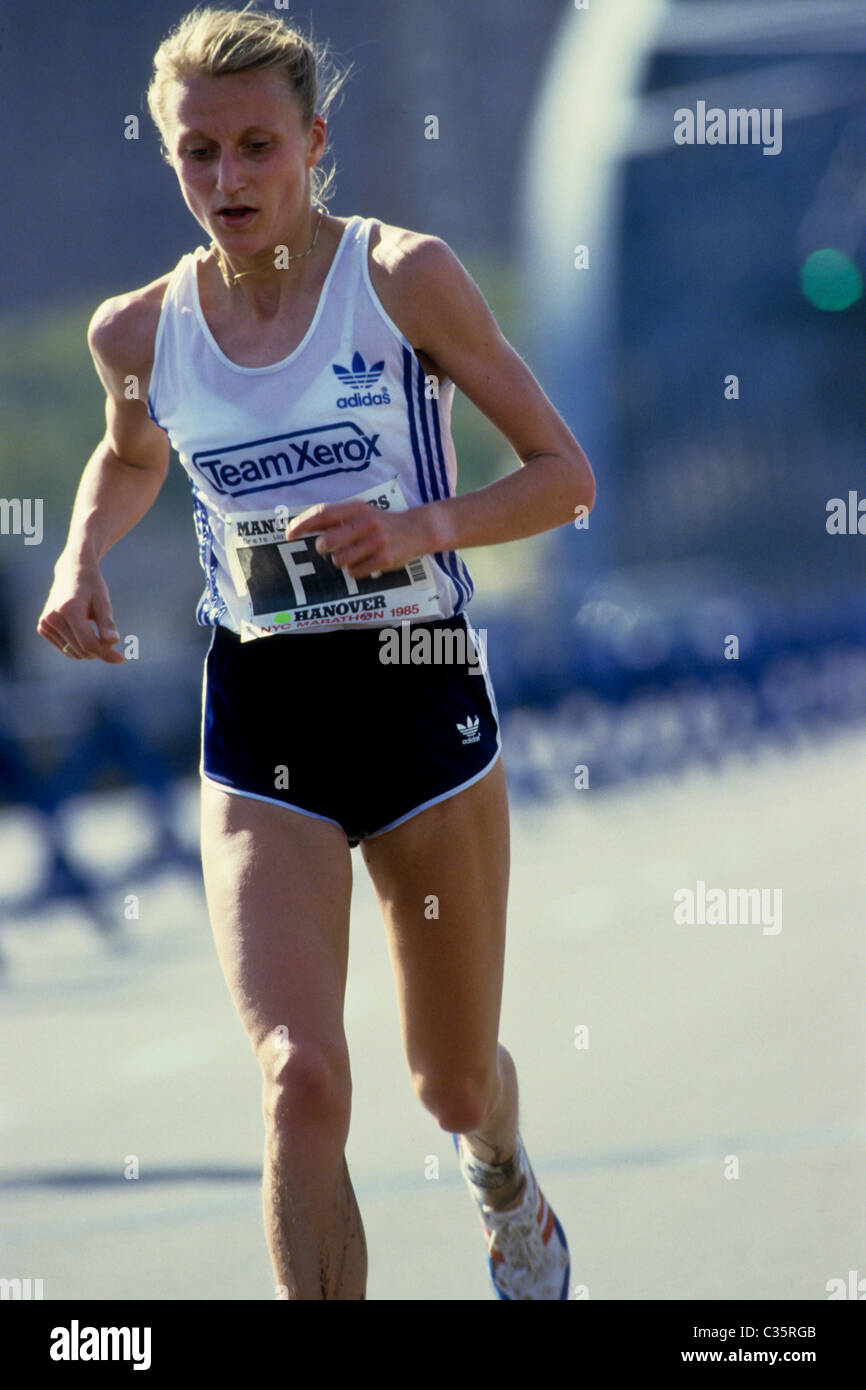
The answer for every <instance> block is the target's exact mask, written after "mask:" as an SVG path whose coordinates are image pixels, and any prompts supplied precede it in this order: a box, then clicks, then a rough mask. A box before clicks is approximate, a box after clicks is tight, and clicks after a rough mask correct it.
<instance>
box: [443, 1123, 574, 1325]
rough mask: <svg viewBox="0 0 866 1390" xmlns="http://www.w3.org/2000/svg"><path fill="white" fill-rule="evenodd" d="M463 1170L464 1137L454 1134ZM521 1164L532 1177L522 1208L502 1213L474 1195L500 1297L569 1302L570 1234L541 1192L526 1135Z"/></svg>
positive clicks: (524, 1194)
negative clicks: (462, 1141)
mask: <svg viewBox="0 0 866 1390" xmlns="http://www.w3.org/2000/svg"><path fill="white" fill-rule="evenodd" d="M451 1137H452V1139H453V1140H454V1148H455V1149H456V1150H457V1157H458V1159H459V1160H460V1170H461V1172H462V1173H463V1176H464V1177H465V1178H466V1181H467V1183H469V1178H468V1176H467V1174H466V1172H465V1170H464V1167H463V1156H462V1153H461V1149H460V1139H461V1136H460V1135H459V1134H452V1136H451ZM517 1143H518V1148H519V1151H520V1155H521V1166H522V1168H523V1171H524V1172H525V1173H527V1174H528V1176H527V1179H526V1185H525V1187H524V1189H523V1196H522V1198H521V1200H520V1202H519V1203H518V1205H517V1206H516V1207H511V1208H510V1209H509V1210H507V1211H497V1210H496V1208H495V1207H491V1206H488V1205H487V1203H486V1202H482V1201H480V1200H479V1199H478V1197H477V1196H476V1194H475V1190H474V1188H473V1187H472V1184H471V1183H469V1187H470V1191H471V1192H472V1197H473V1200H474V1202H475V1205H476V1206H477V1207H478V1210H479V1213H480V1215H481V1224H482V1225H483V1227H484V1236H485V1240H486V1243H487V1264H488V1268H489V1270H490V1279H491V1281H492V1283H493V1288H494V1291H495V1293H496V1297H497V1298H500V1299H505V1300H506V1301H507V1302H516V1301H518V1300H521V1301H525V1300H530V1301H533V1302H542V1301H543V1302H553V1301H559V1300H561V1299H567V1298H568V1281H569V1277H570V1274H571V1264H570V1260H569V1255H568V1242H567V1241H566V1239H565V1232H564V1231H563V1229H562V1227H561V1226H560V1224H559V1221H558V1220H557V1218H556V1216H555V1214H554V1212H553V1209H552V1208H551V1207H550V1206H549V1204H548V1202H547V1201H546V1199H545V1197H544V1194H543V1193H542V1192H541V1190H540V1188H539V1186H538V1184H537V1182H536V1181H535V1174H534V1173H533V1171H532V1167H531V1165H530V1163H529V1160H528V1159H527V1157H526V1150H525V1149H524V1148H523V1143H522V1140H521V1138H520V1135H519V1134H518V1136H517Z"/></svg>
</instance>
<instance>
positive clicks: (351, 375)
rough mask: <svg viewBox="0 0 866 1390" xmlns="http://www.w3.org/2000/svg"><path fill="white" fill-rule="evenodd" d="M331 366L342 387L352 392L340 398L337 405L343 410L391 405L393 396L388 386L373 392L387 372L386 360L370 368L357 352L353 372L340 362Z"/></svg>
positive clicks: (353, 358) (373, 364) (354, 355)
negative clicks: (364, 406)
mask: <svg viewBox="0 0 866 1390" xmlns="http://www.w3.org/2000/svg"><path fill="white" fill-rule="evenodd" d="M331 366H332V368H333V371H334V375H335V376H336V377H338V378H339V381H340V384H341V386H343V387H344V388H345V389H347V390H348V391H350V392H351V394H350V395H348V396H340V397H339V399H338V400H337V405H338V406H339V407H340V409H341V410H347V409H348V408H349V407H350V406H355V407H357V406H363V405H390V404H391V395H390V392H389V391H388V388H387V386H383V387H382V388H381V390H379V391H376V392H373V391H371V390H370V387H371V386H375V385H376V383H377V381H378V380H379V378H380V376H381V375H382V372H383V371H384V370H385V359H384V357H383V358H382V361H381V362H373V363H371V365H370V366H369V367H368V366H367V363H366V362H365V361H364V358H363V357H362V356H361V353H360V352H355V353H354V354H353V356H352V366H351V370H350V369H349V368H348V367H343V366H341V365H340V363H339V362H332V363H331Z"/></svg>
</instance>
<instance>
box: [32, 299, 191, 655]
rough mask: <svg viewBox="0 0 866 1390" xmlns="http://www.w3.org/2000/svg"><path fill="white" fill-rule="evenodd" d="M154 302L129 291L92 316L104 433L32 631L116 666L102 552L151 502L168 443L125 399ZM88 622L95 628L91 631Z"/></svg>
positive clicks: (144, 352)
mask: <svg viewBox="0 0 866 1390" xmlns="http://www.w3.org/2000/svg"><path fill="white" fill-rule="evenodd" d="M153 332H154V324H153V305H152V303H150V302H149V301H142V300H141V299H139V298H137V297H135V296H129V297H126V299H125V300H107V301H106V303H105V304H103V305H101V306H100V308H99V309H98V310H97V311H96V313H95V314H94V316H93V318H92V320H91V322H90V327H89V329H88V335H87V336H88V345H89V347H90V351H91V355H92V357H93V361H94V365H95V366H96V370H97V372H98V373H99V376H100V378H101V379H102V382H103V385H104V386H105V389H106V404H105V422H106V429H105V435H104V437H103V439H102V441H101V443H100V444H99V445H98V446H97V448H96V449H95V451H94V453H93V454H92V455H91V457H90V459H89V460H88V462H87V465H86V466H85V469H84V472H83V473H82V476H81V481H80V483H79V485H78V491H77V493H76V497H75V503H74V506H73V510H72V518H71V520H70V524H69V534H68V537H67V540H66V545H65V547H64V549H63V551H62V553H61V555H60V556H59V558H58V560H57V563H56V565H55V567H54V583H53V585H52V588H51V592H50V593H49V595H48V599H47V601H46V604H45V607H44V609H43V611H42V615H41V616H40V619H39V622H38V624H37V629H36V630H37V632H38V633H39V634H40V636H42V637H45V638H46V640H47V641H49V642H51V643H52V644H53V645H54V646H56V647H58V648H59V649H60V650H63V648H64V646H66V645H68V647H69V652H68V654H69V655H70V656H75V657H79V658H80V657H86V658H93V657H95V656H98V657H101V658H102V660H103V661H107V662H110V663H114V664H119V663H120V662H122V661H123V656H122V655H121V653H120V652H116V651H113V650H112V648H113V646H114V644H115V643H116V642H117V640H118V636H119V634H118V632H117V629H116V627H115V626H114V622H113V617H112V610H111V600H110V598H109V594H108V588H107V586H106V584H105V581H104V579H103V578H102V575H101V574H100V572H99V562H100V560H101V559H102V557H103V555H105V554H106V552H107V551H108V550H110V549H111V547H112V546H113V545H114V544H115V543H116V542H117V541H118V540H120V538H121V537H122V536H124V535H126V533H127V532H128V531H130V530H131V529H132V527H133V526H135V524H136V523H137V522H138V521H140V520H141V518H142V517H143V516H144V514H145V513H146V512H147V511H148V510H149V508H150V507H151V506H152V505H153V503H154V502H155V500H156V497H157V495H158V493H159V490H160V488H161V487H162V484H163V482H164V481H165V477H166V473H167V471H168V466H169V444H168V439H167V437H166V435H165V433H164V431H163V430H161V429H160V428H159V427H158V426H157V425H155V424H154V423H153V421H152V420H151V419H150V417H149V415H148V413H147V406H146V404H145V402H144V401H143V400H140V399H139V400H128V399H127V398H126V395H125V383H126V379H127V377H129V376H130V375H135V376H136V377H137V378H138V380H139V381H140V382H144V381H146V380H147V377H148V375H149V372H150V369H151V365H152V355H153ZM91 621H92V622H94V623H95V624H96V626H97V628H98V632H99V635H98V636H97V635H96V633H94V630H93V628H92V627H91Z"/></svg>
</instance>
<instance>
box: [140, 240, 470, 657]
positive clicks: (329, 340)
mask: <svg viewBox="0 0 866 1390" xmlns="http://www.w3.org/2000/svg"><path fill="white" fill-rule="evenodd" d="M374 221H375V219H373V218H362V217H359V216H354V217H352V218H351V219H350V220H349V222H348V224H347V226H346V227H345V229H344V231H343V234H342V236H341V238H340V241H339V244H338V246H337V251H336V255H335V257H334V260H333V263H332V265H331V268H330V270H329V272H328V276H327V279H326V280H325V283H324V286H323V288H322V291H321V294H320V296H319V302H318V305H317V308H316V312H315V315H314V317H313V321H312V323H311V324H310V327H309V329H308V330H307V333H306V335H305V336H304V339H303V341H302V342H301V343H300V344H299V346H298V347H297V348H295V350H294V352H292V353H290V354H289V356H288V357H286V358H284V359H283V360H282V361H281V362H276V363H274V364H273V365H271V366H267V367H242V366H239V365H238V364H237V363H235V362H232V361H231V360H230V359H229V358H228V357H227V356H226V355H225V353H224V352H223V351H222V349H221V348H220V347H219V346H218V345H217V342H216V340H215V338H214V337H213V334H212V333H211V331H210V329H209V328H208V325H207V322H206V321H205V317H204V314H203V313H202V308H201V303H200V300H199V295H198V275H197V267H198V262H199V260H200V259H202V258H203V257H204V256H205V255H206V254H207V251H206V249H205V248H204V247H203V246H199V247H197V248H196V250H195V251H192V252H188V253H187V254H186V255H185V256H183V257H182V258H181V260H180V261H179V262H178V264H177V266H176V267H175V269H174V271H173V272H172V274H171V278H170V280H169V282H168V285H167V287H166V291H165V296H164V299H163V303H162V310H161V312H160V317H159V326H158V328H157V333H156V341H155V348H154V363H153V372H152V375H151V380H150V389H149V392H148V397H147V404H148V412H149V414H150V416H151V419H153V420H154V421H155V423H156V424H158V425H159V426H160V427H161V428H162V429H164V430H165V431H166V433H167V435H168V437H169V439H170V441H171V443H172V445H173V446H174V448H175V450H176V451H177V453H178V456H179V457H180V461H181V463H182V464H183V467H184V468H185V469H186V471H187V473H188V474H189V478H190V483H191V486H192V495H193V513H194V521H195V529H196V535H197V537H198V548H199V558H200V561H201V565H202V568H203V570H204V573H205V577H206V581H207V583H206V587H205V590H204V593H203V594H202V596H201V598H200V600H199V603H198V606H197V608H196V620H197V622H198V623H199V624H200V625H201V626H203V627H213V626H215V625H217V624H220V625H222V626H225V627H228V628H230V629H231V630H232V631H234V632H236V633H239V634H241V635H242V636H243V637H244V638H245V639H246V638H249V637H254V636H262V635H265V634H266V633H268V632H273V631H300V630H306V629H308V628H309V629H315V628H317V627H330V628H334V627H348V626H356V625H357V624H358V623H359V622H361V621H363V622H365V623H366V624H367V625H373V626H378V625H385V624H391V623H393V622H394V621H395V617H394V615H395V614H396V615H398V617H402V616H407V617H408V616H410V614H412V613H413V608H412V603H414V605H415V607H414V613H415V615H417V616H420V617H435V616H437V615H438V616H441V617H446V618H447V617H451V616H452V615H453V614H455V613H458V612H460V610H461V609H463V608H465V606H466V605H467V604H468V603H469V600H470V599H471V598H472V595H473V593H474V584H473V582H472V579H471V577H470V574H469V571H468V570H467V568H466V566H465V564H464V563H463V561H462V559H461V558H460V556H459V554H458V553H457V552H456V551H453V550H452V551H440V552H437V553H436V554H435V555H429V556H427V557H426V560H424V561H423V564H422V565H419V564H417V563H416V564H410V565H409V566H408V567H407V571H400V572H393V575H392V577H394V575H402V576H403V577H402V579H400V580H399V583H400V584H402V585H403V588H402V590H401V589H399V588H398V589H394V588H393V587H392V588H391V589H387V590H385V591H384V592H385V597H386V600H387V601H386V603H385V606H384V607H383V605H382V602H381V599H382V595H383V581H382V580H381V579H374V578H372V577H365V578H363V579H360V580H358V581H354V580H352V579H351V578H350V577H349V576H344V575H343V574H342V572H341V571H338V570H337V569H336V566H334V565H333V563H332V562H331V561H330V559H328V558H327V557H320V556H318V554H317V553H316V552H315V550H314V543H315V538H314V537H302V538H300V539H298V540H296V541H294V542H293V543H292V544H291V545H283V544H278V542H281V541H284V529H285V522H286V520H287V515H288V514H290V515H295V514H297V513H298V512H300V511H303V510H304V509H305V508H307V507H309V506H312V505H313V504H314V503H317V502H339V501H343V500H344V499H346V498H349V497H357V496H365V495H366V500H368V501H370V503H371V505H376V506H380V507H396V508H397V509H400V508H401V507H402V506H403V505H405V506H409V507H413V506H417V505H420V504H421V503H424V502H429V501H433V500H436V499H438V498H442V497H451V496H453V495H454V492H455V488H456V482H457V459H456V456H455V452H454V443H453V440H452V437H451V404H452V401H453V397H454V384H453V382H451V381H448V382H446V383H445V384H444V385H443V386H441V388H440V389H439V396H438V399H436V397H435V395H434V387H435V383H432V384H431V383H428V380H427V378H426V376H425V374H424V371H423V369H422V367H421V365H420V363H419V362H418V360H417V358H416V356H415V353H414V351H413V349H412V346H411V344H410V343H409V341H408V340H407V339H406V338H405V337H404V336H403V334H402V333H401V332H400V330H399V328H397V326H396V324H395V323H394V322H393V321H392V320H391V319H390V318H389V317H388V315H387V313H386V312H385V309H384V307H383V305H382V303H381V301H380V300H379V298H378V296H377V294H376V292H375V290H374V288H373V285H372V282H371V280H370V273H369V266H368V261H367V256H368V243H369V238H370V230H371V228H372V226H373V224H374ZM286 273H287V274H290V273H291V272H290V271H287V272H286ZM394 479H396V480H397V482H396V485H395V484H394V482H393V480H394ZM262 514H264V516H263V515H262ZM275 516H276V518H277V521H278V522H280V523H281V524H280V525H278V526H276V527H275V525H274V517H275ZM252 547H259V548H258V549H254V548H252ZM422 568H423V571H424V576H423V578H422V573H421V571H422ZM245 580H246V581H247V582H246V584H245V582H244V581H245ZM396 582H398V581H397V580H396V579H395V583H396ZM335 585H336V587H335ZM403 596H405V598H406V600H407V601H406V603H405V605H404V604H403V603H402V602H401V598H402V597H403ZM409 599H411V600H412V602H411V603H410V602H409V601H408V600H409ZM419 599H420V600H422V601H421V602H420V603H419V602H418V601H417V600H419ZM395 602H396V603H397V604H398V606H397V607H394V603H395ZM275 607H276V608H277V609H279V610H280V611H279V612H277V613H276V614H275V612H274V609H275ZM275 617H276V618H278V619H279V620H280V621H272V620H273V619H274V618H275Z"/></svg>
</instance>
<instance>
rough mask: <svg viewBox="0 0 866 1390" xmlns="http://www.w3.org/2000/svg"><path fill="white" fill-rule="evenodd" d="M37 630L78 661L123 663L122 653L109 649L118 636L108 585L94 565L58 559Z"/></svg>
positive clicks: (62, 558)
mask: <svg viewBox="0 0 866 1390" xmlns="http://www.w3.org/2000/svg"><path fill="white" fill-rule="evenodd" d="M91 623H95V624H96V627H97V629H98V633H96V632H94V630H93V627H92V626H91ZM36 631H37V632H38V633H39V636H40V637H44V638H45V640H46V641H47V642H50V643H51V644H52V646H55V647H57V649H58V651H61V652H63V651H64V650H65V655H66V656H68V657H74V658H75V659H76V660H78V661H82V660H89V661H92V660H93V658H94V657H95V656H98V657H99V658H100V660H101V661H105V662H108V664H109V665H114V666H117V665H120V664H122V663H123V662H124V661H125V657H124V656H123V654H122V653H121V652H116V651H113V650H112V648H113V647H114V645H115V643H117V642H119V641H120V633H119V632H118V630H117V628H116V627H115V625H114V618H113V616H112V612H111V599H110V598H109V596H108V586H107V584H106V583H105V580H104V579H103V577H102V575H101V574H100V573H99V566H98V565H97V564H95V563H85V562H81V561H78V560H74V559H70V560H66V559H64V557H63V556H61V557H60V559H59V560H58V562H57V564H56V566H55V568H54V583H53V584H52V586H51V592H50V593H49V595H48V598H47V599H46V601H45V607H44V608H43V610H42V614H41V616H40V618H39V622H38V623H37V625H36Z"/></svg>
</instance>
